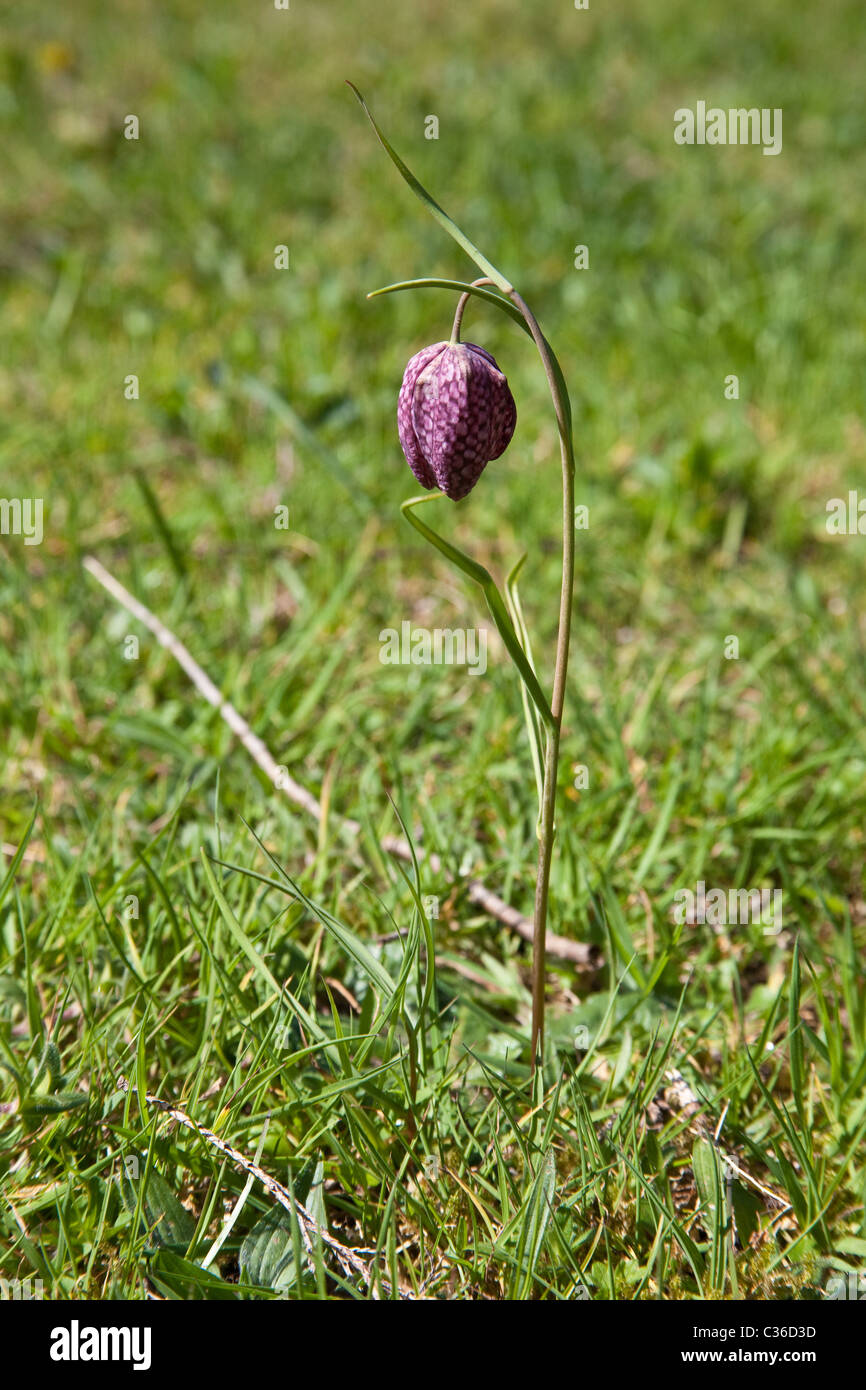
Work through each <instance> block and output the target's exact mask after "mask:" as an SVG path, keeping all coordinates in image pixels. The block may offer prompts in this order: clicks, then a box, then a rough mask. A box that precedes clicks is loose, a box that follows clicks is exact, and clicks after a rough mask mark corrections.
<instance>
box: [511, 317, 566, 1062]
mask: <svg viewBox="0 0 866 1390" xmlns="http://www.w3.org/2000/svg"><path fill="white" fill-rule="evenodd" d="M509 297H510V298H511V299H512V301H513V302H514V303H515V304H516V305H517V308H518V309H519V310H520V312H521V314H522V315H523V317H524V319H525V320H526V323H527V326H528V328H529V331H530V333H531V334H532V337H533V340H534V342H535V346H536V347H537V348H538V354H539V356H540V358H541V362H542V366H543V367H544V371H545V375H546V376H547V382H548V385H549V387H550V394H551V397H552V399H553V408H554V411H555V413H556V423H557V426H558V428H559V446H560V453H561V455H562V585H561V590H560V599H559V632H558V635H557V639H556V666H555V668H554V675H553V695H552V697H551V701H550V710H551V714H552V716H553V717H552V719H551V721H550V722H549V723H548V724H547V726H546V735H547V736H546V740H545V749H544V782H543V790H542V797H541V824H540V827H539V836H538V873H537V875H536V879H535V913H534V918H533V925H534V929H535V934H534V939H533V945H532V1033H531V1048H532V1053H531V1055H532V1070H533V1072H534V1071H535V1068H536V1066H537V1064H538V1059H539V1056H540V1054H541V1050H542V1047H543V1042H544V963H545V937H546V933H547V906H548V899H549V895H550V864H551V859H552V857H553V837H554V834H555V832H556V822H555V816H556V780H557V771H558V768H559V738H560V730H561V728H562V711H563V706H564V704H565V683H566V677H567V675H568V651H569V644H570V642H571V609H572V603H573V597H574V446H573V444H572V439H571V404H570V402H569V399H568V391H567V389H566V386H565V381H564V379H563V375H562V370H561V368H560V366H559V363H558V362H557V360H556V357H555V356H554V354H553V351H552V349H551V347H550V344H549V343H548V342H547V339H546V338H545V336H544V334H543V333H542V331H541V329H540V328H539V326H538V322H537V320H536V318H535V316H534V315H533V313H532V311H531V310H530V308H529V306H528V305H527V304H526V302H525V300H523V299H522V298H521V296H520V295H519V294H518V293H517V291H516V290H511V291H510V295H509Z"/></svg>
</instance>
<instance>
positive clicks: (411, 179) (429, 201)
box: [347, 82, 513, 294]
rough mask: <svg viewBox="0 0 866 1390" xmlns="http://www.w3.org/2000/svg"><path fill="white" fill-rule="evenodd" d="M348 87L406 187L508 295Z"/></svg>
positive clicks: (498, 275) (483, 258)
mask: <svg viewBox="0 0 866 1390" xmlns="http://www.w3.org/2000/svg"><path fill="white" fill-rule="evenodd" d="M347 86H349V87H351V88H352V91H353V92H354V93H355V96H356V97H357V98H358V100H359V102H360V103H361V105H362V106H363V108H364V113H365V115H366V117H367V119H368V121H369V122H370V125H371V126H372V127H373V129H374V130H375V132H376V136H377V138H378V140H379V144H380V145H381V146H382V148H383V150H384V151H385V153H386V154H387V155H388V157H389V159H390V160H391V162H392V163H393V164H394V165H395V167H396V168H397V170H398V171H399V173H400V174H401V175H402V177H403V178H404V179H405V181H406V183H407V184H408V185H409V187H410V188H411V190H412V192H413V193H414V194H415V196H416V198H420V199H421V202H422V203H423V204H424V206H425V207H426V209H427V211H428V212H429V213H430V215H431V217H434V218H435V219H436V221H437V222H438V223H439V225H440V227H444V228H445V231H446V232H447V233H448V235H449V236H450V237H453V238H454V240H455V241H456V242H457V245H458V246H462V248H463V250H464V251H465V252H466V254H467V256H469V257H470V259H471V260H473V261H474V262H475V264H476V265H477V266H478V268H479V270H481V271H482V273H483V274H484V275H486V276H488V277H489V279H491V280H492V281H493V283H494V284H495V285H496V286H497V288H498V289H500V290H501V291H502V293H503V294H508V293H509V292H510V291H511V290H512V289H513V286H512V285H511V283H510V282H509V281H508V280H506V278H505V276H504V275H503V274H502V272H501V271H499V270H497V269H496V266H495V265H492V264H491V262H490V261H488V259H487V257H486V256H484V255H482V253H481V252H480V251H479V250H478V247H477V246H475V245H473V243H472V242H471V241H470V240H469V238H468V236H467V235H466V233H465V232H462V231H461V230H460V228H459V227H458V226H457V223H456V222H454V221H453V220H452V219H451V218H450V217H449V216H448V214H447V212H446V211H445V209H444V208H441V207H440V206H439V204H438V203H437V202H436V201H435V199H434V198H431V196H430V194H429V193H428V192H427V190H426V188H424V186H423V185H422V184H420V183H419V182H418V180H417V179H416V177H415V175H414V174H413V173H412V171H411V170H410V169H408V168H407V167H406V165H405V164H404V163H403V161H402V159H401V158H400V156H399V155H398V154H397V152H396V150H395V149H393V148H392V146H391V145H390V144H389V143H388V141H387V140H386V139H385V136H384V135H383V134H382V132H381V130H380V129H379V127H378V125H377V124H376V122H375V120H374V119H373V115H372V113H371V111H370V108H369V107H368V105H367V103H366V101H365V100H364V98H363V97H362V96H361V93H360V92H359V91H358V88H357V87H356V86H355V84H354V82H347Z"/></svg>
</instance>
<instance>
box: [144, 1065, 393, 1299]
mask: <svg viewBox="0 0 866 1390" xmlns="http://www.w3.org/2000/svg"><path fill="white" fill-rule="evenodd" d="M117 1086H118V1089H119V1090H120V1091H122V1092H123V1093H124V1094H126V1093H127V1092H129V1091H132V1092H133V1093H134V1094H136V1095H138V1096H139V1097H140V1099H142V1100H144V1101H146V1102H147V1104H148V1105H155V1106H156V1107H157V1109H159V1110H162V1111H163V1112H164V1113H165V1114H166V1115H170V1116H171V1118H172V1119H173V1120H175V1121H176V1122H177V1123H178V1124H179V1125H183V1126H184V1128H186V1129H191V1130H192V1132H193V1134H197V1135H198V1136H199V1138H200V1139H203V1140H204V1141H205V1143H206V1144H210V1145H212V1146H213V1147H214V1148H216V1149H219V1151H220V1153H222V1154H225V1156H226V1158H229V1159H231V1161H232V1163H235V1164H237V1166H238V1167H239V1168H241V1169H242V1170H243V1172H245V1173H248V1174H249V1175H250V1176H251V1177H254V1178H257V1179H258V1181H259V1182H260V1183H261V1184H262V1187H263V1188H264V1189H265V1191H266V1192H269V1193H270V1195H271V1196H272V1197H274V1198H276V1200H277V1201H278V1202H279V1204H280V1206H281V1207H284V1208H285V1210H286V1211H287V1212H289V1213H290V1214H291V1215H292V1216H294V1217H295V1219H296V1220H297V1223H298V1226H299V1228H300V1233H301V1241H302V1243H303V1246H304V1249H305V1251H306V1252H307V1254H308V1255H312V1254H313V1238H314V1237H315V1238H316V1239H318V1240H320V1241H321V1242H322V1244H323V1245H326V1246H327V1247H328V1249H329V1250H330V1251H332V1253H333V1254H334V1255H335V1256H336V1258H337V1260H338V1262H339V1264H340V1265H341V1266H342V1269H343V1273H344V1274H347V1275H352V1274H359V1275H360V1276H361V1278H362V1279H363V1280H364V1283H365V1284H367V1285H368V1286H369V1287H370V1288H372V1289H375V1287H376V1283H377V1279H376V1276H375V1275H374V1274H373V1273H372V1271H371V1269H370V1266H369V1264H368V1263H367V1261H366V1260H364V1259H362V1258H361V1253H360V1252H359V1251H358V1250H353V1249H352V1248H351V1247H350V1246H348V1245H344V1244H343V1243H342V1241H339V1240H337V1238H336V1236H332V1235H331V1233H330V1231H329V1230H327V1229H326V1228H325V1227H324V1226H320V1225H319V1223H318V1222H317V1221H316V1219H315V1217H314V1216H313V1215H312V1213H311V1212H309V1211H308V1210H307V1208H306V1207H305V1206H304V1204H303V1203H302V1202H299V1201H298V1199H297V1197H293V1196H292V1194H291V1192H290V1191H289V1189H288V1188H287V1187H283V1184H282V1183H281V1182H277V1180H276V1178H272V1177H271V1175H270V1173H266V1172H265V1170H264V1168H260V1167H259V1165H258V1164H257V1163H254V1162H253V1160H252V1159H250V1158H247V1156H246V1154H242V1153H241V1151H240V1149H236V1148H235V1147H234V1146H233V1145H232V1144H228V1143H226V1141H225V1139H220V1137H219V1135H218V1134H214V1132H213V1130H212V1129H207V1128H206V1127H205V1126H204V1125H200V1124H199V1122H198V1120H194V1119H193V1118H192V1117H191V1116H190V1115H187V1113H186V1111H185V1110H181V1109H180V1107H179V1106H177V1105H172V1104H170V1102H169V1101H167V1100H162V1099H160V1097H159V1096H154V1095H151V1094H150V1092H149V1091H148V1092H146V1093H143V1092H141V1091H139V1090H138V1087H137V1086H130V1084H129V1082H128V1081H127V1080H126V1077H125V1076H120V1077H118V1079H117ZM364 1253H365V1254H370V1253H375V1252H370V1251H364ZM378 1282H379V1283H380V1284H381V1286H382V1288H383V1290H384V1291H385V1292H386V1293H390V1292H391V1286H390V1284H389V1283H388V1281H387V1280H385V1279H379V1280H378ZM400 1297H401V1298H406V1297H409V1295H408V1294H405V1293H403V1292H402V1291H401V1292H400Z"/></svg>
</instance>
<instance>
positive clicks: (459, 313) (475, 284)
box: [451, 275, 495, 347]
mask: <svg viewBox="0 0 866 1390" xmlns="http://www.w3.org/2000/svg"><path fill="white" fill-rule="evenodd" d="M492 284H495V281H493V280H491V279H490V277H489V276H488V275H484V276H482V278H481V279H480V280H473V281H472V288H473V289H480V287H481V286H482V285H492ZM470 298H471V296H470V293H469V291H468V290H466V291H465V292H464V293H463V294H461V296H460V298H459V299H458V301H457V309H456V311H455V313H454V327H453V328H452V329H451V347H453V346H454V344H455V343H459V342H460V325H461V324H462V322H463V311H464V309H465V308H466V305H467V304H468V303H469V300H470Z"/></svg>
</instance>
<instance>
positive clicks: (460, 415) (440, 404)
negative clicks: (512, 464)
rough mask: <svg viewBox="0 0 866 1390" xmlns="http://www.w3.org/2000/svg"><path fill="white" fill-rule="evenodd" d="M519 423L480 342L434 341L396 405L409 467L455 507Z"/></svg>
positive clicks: (410, 369) (413, 365)
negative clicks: (477, 343)
mask: <svg viewBox="0 0 866 1390" xmlns="http://www.w3.org/2000/svg"><path fill="white" fill-rule="evenodd" d="M516 421H517V410H516V408H515V405H514V397H513V396H512V394H511V391H510V390H509V388H508V382H507V381H506V379H505V376H504V375H503V373H502V372H501V371H500V370H499V368H498V367H497V365H496V363H495V361H494V360H493V358H492V357H491V356H490V353H489V352H486V351H485V350H484V348H481V347H477V346H476V344H475V343H434V344H433V345H432V347H426V348H422V350H421V352H417V353H416V354H415V356H414V357H413V358H412V359H411V360H410V362H409V365H408V366H407V368H406V371H405V372H404V374H403V385H402V386H401V387H400V399H399V401H398V403H397V428H398V430H399V432H400V443H401V444H402V446H403V453H404V454H405V455H406V462H407V463H408V464H409V467H410V468H411V469H412V472H413V473H414V474H415V477H416V478H417V479H418V481H419V483H420V484H421V486H422V487H425V488H427V489H428V490H429V489H430V488H434V487H438V488H439V489H440V490H441V491H442V492H444V493H445V495H446V497H450V498H451V499H452V501H454V502H458V501H459V500H460V498H461V497H466V495H467V494H468V493H470V492H471V491H472V489H473V488H474V486H475V484H476V483H477V482H478V479H479V478H480V477H481V474H482V473H483V472H484V469H485V468H486V466H487V464H488V463H489V462H490V460H491V459H497V458H499V455H500V454H502V453H504V451H505V449H506V448H507V447H508V444H509V443H510V441H511V436H512V435H513V434H514V426H515V423H516Z"/></svg>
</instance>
